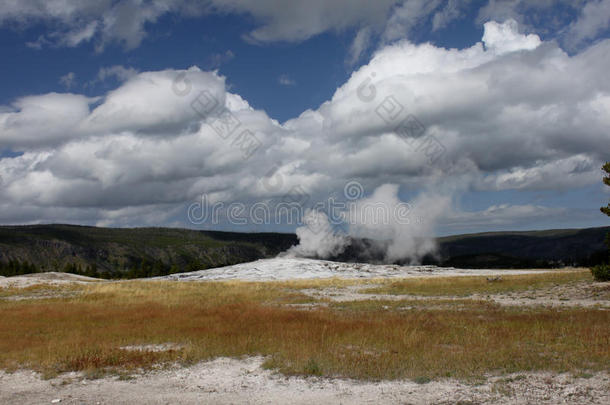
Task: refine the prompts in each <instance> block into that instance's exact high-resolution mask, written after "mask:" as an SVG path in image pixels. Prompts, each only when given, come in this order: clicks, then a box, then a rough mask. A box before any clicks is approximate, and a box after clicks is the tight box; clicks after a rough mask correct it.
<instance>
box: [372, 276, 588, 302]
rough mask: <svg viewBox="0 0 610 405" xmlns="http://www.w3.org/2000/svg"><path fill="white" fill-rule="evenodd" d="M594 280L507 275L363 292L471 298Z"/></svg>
mask: <svg viewBox="0 0 610 405" xmlns="http://www.w3.org/2000/svg"><path fill="white" fill-rule="evenodd" d="M490 278H493V277H490ZM592 280H593V277H592V276H591V272H590V271H589V270H587V269H578V270H571V271H556V272H545V273H539V274H521V275H504V276H501V279H500V280H499V281H492V282H490V281H488V277H485V276H463V277H433V278H430V277H429V278H405V279H399V280H390V281H385V282H383V285H381V286H379V287H374V288H369V289H366V290H364V291H363V292H364V293H369V294H398V295H403V294H404V295H425V296H468V295H472V294H498V293H507V292H513V291H525V290H534V289H538V288H545V287H551V286H554V285H564V284H572V283H577V282H583V281H592Z"/></svg>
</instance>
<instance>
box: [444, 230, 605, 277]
mask: <svg viewBox="0 0 610 405" xmlns="http://www.w3.org/2000/svg"><path fill="white" fill-rule="evenodd" d="M608 232H610V227H602V228H588V229H552V230H545V231H528V232H487V233H478V234H469V235H457V236H448V237H444V238H439V239H438V242H439V245H440V263H441V264H442V265H444V266H453V267H468V268H477V267H488V268H494V267H496V268H497V267H559V266H564V265H567V266H589V265H592V264H597V263H600V262H602V261H604V260H606V259H607V256H608V250H607V247H606V245H605V243H604V241H605V238H606V234H607V233H608Z"/></svg>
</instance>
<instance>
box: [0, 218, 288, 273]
mask: <svg viewBox="0 0 610 405" xmlns="http://www.w3.org/2000/svg"><path fill="white" fill-rule="evenodd" d="M295 243H297V241H296V236H294V235H282V234H273V233H252V234H245V233H243V234H242V233H228V232H214V231H194V230H187V229H172V228H134V229H118V228H96V227H86V226H74V225H34V226H3V227H0V270H2V272H1V273H0V274H2V275H11V273H13V274H14V273H15V272H17V273H27V272H32V271H69V272H74V273H82V274H87V275H93V276H100V277H121V276H127V277H145V276H157V275H165V274H170V273H176V272H183V271H192V270H199V269H206V268H211V267H218V266H225V265H229V264H236V263H241V262H246V261H252V260H256V259H260V258H263V257H270V256H275V255H277V254H278V253H279V252H281V251H283V250H286V249H287V248H289V247H290V246H292V245H293V244H295ZM11 264H12V267H11ZM11 270H12V271H11Z"/></svg>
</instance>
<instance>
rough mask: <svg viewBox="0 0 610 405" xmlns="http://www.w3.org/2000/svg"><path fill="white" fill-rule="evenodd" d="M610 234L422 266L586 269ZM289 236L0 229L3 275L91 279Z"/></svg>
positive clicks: (271, 243) (273, 247) (467, 240)
mask: <svg viewBox="0 0 610 405" xmlns="http://www.w3.org/2000/svg"><path fill="white" fill-rule="evenodd" d="M607 232H610V227H605V228H589V229H567V230H547V231H531V232H493V233H480V234H469V235H457V236H450V237H444V238H439V239H438V242H439V254H438V255H437V256H435V257H432V256H431V257H427V258H426V259H425V260H424V264H436V265H440V266H452V267H462V268H524V267H562V266H564V265H575V266H586V265H589V264H593V263H597V262H600V261H602V260H605V259H606V257H607V253H606V248H605V246H604V238H605V235H606V233H607ZM297 243H298V240H297V238H296V236H295V235H294V234H280V233H231V232H215V231H196V230H187V229H173V228H134V229H125V228H121V229H119V228H96V227H87V226H74V225H32V226H1V227H0V275H4V276H10V275H15V274H24V273H32V272H38V271H66V272H71V273H77V274H84V275H89V276H95V277H107V278H121V277H128V278H133V277H150V276H160V275H167V274H172V273H179V272H186V271H194V270H201V269H208V268H213V267H219V266H226V265H232V264H238V263H243V262H248V261H253V260H257V259H262V258H269V257H273V256H276V255H277V254H278V253H280V252H283V251H285V250H286V249H288V248H289V247H290V246H293V245H295V244H297ZM382 244H383V242H373V241H370V240H359V239H354V240H352V243H351V245H350V246H349V247H348V248H347V249H346V251H345V252H344V253H343V254H341V255H340V256H338V257H335V258H332V259H333V260H338V261H352V262H353V261H360V262H379V261H381V260H382V259H383V253H382V252H383V249H381V248H380V247H379V246H380V245H382Z"/></svg>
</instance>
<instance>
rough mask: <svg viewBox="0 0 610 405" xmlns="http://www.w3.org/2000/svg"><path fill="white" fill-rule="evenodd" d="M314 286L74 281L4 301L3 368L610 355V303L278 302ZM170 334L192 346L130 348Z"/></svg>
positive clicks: (325, 364) (346, 370)
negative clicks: (240, 359) (45, 293)
mask: <svg viewBox="0 0 610 405" xmlns="http://www.w3.org/2000/svg"><path fill="white" fill-rule="evenodd" d="M430 281H431V282H436V281H432V280H430ZM303 285H305V284H299V283H296V284H295V283H241V282H222V283H180V282H150V281H132V282H114V283H104V284H94V285H87V286H78V287H69V289H70V291H71V292H73V291H74V290H77V292H78V294H77V295H72V296H64V297H61V298H53V299H31V300H23V301H7V300H4V299H3V300H0V313H1V316H0V368H4V369H15V368H19V367H29V368H32V369H35V370H39V371H42V372H45V373H46V374H50V375H52V374H53V373H59V372H63V371H69V370H82V371H86V372H90V373H96V372H100V371H102V372H105V371H111V372H121V371H124V370H131V369H134V368H150V367H152V366H153V365H155V364H172V363H174V362H179V363H183V364H192V363H194V362H198V361H201V360H206V359H212V358H215V357H219V356H249V355H263V356H266V357H267V361H266V363H265V365H266V366H267V367H269V368H273V369H277V370H279V371H281V372H283V373H286V374H316V375H326V376H343V377H353V378H360V379H396V378H423V377H426V378H436V377H441V376H455V377H459V378H468V377H473V376H480V375H483V374H485V373H507V372H516V371H522V370H554V371H569V370H572V371H579V370H601V369H607V367H608V364H610V353H609V343H610V342H609V336H610V313H609V312H608V311H603V310H598V309H570V310H551V309H535V310H532V309H529V310H527V311H518V310H516V309H505V308H501V307H499V306H495V305H490V304H488V303H479V302H477V301H471V300H462V301H463V302H458V303H456V307H455V308H454V307H452V306H451V305H450V303H448V302H445V301H440V302H437V303H436V304H439V305H440V307H439V306H437V307H436V308H434V309H431V308H429V307H425V306H423V307H417V308H412V309H401V308H400V307H399V306H400V305H402V306H403V307H405V306H409V305H408V304H409V302H403V303H400V302H399V303H394V304H392V305H393V306H389V305H386V304H387V303H384V302H375V303H372V302H369V301H365V302H364V303H359V304H355V303H352V304H350V303H346V304H342V305H335V306H330V307H328V308H324V307H315V308H312V309H308V310H303V309H300V308H293V307H289V306H282V305H278V304H287V303H306V302H311V301H312V299H311V298H309V297H307V296H305V295H303V294H301V293H299V292H298V291H297V290H295V289H294V287H295V286H303ZM308 286H311V284H310V285H308ZM49 289H53V288H51V287H49ZM54 290H55V291H56V292H58V293H61V292H62V291H63V289H62V287H56V288H54ZM5 293H6V292H5ZM12 293H14V294H19V291H14V290H13V291H12ZM9 295H10V294H9ZM367 303H368V304H367ZM432 304H434V303H432ZM432 304H430V305H432ZM427 305H428V304H427ZM385 307H387V308H385ZM169 342H171V343H175V344H179V345H183V348H182V349H178V350H172V351H168V352H160V353H153V352H130V351H125V350H121V349H120V347H121V346H125V345H140V344H141V345H144V344H155V343H169Z"/></svg>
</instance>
